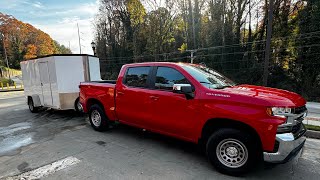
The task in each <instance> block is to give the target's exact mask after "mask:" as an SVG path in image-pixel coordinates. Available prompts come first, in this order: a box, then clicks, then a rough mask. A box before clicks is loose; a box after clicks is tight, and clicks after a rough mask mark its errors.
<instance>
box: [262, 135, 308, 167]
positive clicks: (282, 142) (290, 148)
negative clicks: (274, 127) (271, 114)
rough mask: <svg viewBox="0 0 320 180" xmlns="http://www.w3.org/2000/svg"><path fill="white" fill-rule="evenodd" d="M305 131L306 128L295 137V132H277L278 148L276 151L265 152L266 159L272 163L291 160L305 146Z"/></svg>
mask: <svg viewBox="0 0 320 180" xmlns="http://www.w3.org/2000/svg"><path fill="white" fill-rule="evenodd" d="M305 132H306V130H303V131H302V132H300V133H299V136H298V137H295V135H294V134H293V133H283V134H277V135H276V141H278V143H279V147H278V150H277V152H275V153H269V152H264V153H263V157H264V161H266V162H270V163H285V162H288V161H290V160H291V159H292V158H294V157H295V156H296V155H297V154H298V153H299V152H300V150H301V149H302V148H303V145H304V143H305V141H306V138H305V137H304V136H303V135H304V134H305Z"/></svg>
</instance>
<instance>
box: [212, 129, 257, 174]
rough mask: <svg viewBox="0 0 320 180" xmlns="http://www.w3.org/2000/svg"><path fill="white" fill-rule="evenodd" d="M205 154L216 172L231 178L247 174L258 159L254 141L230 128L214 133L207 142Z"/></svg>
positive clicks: (250, 137)
mask: <svg viewBox="0 0 320 180" xmlns="http://www.w3.org/2000/svg"><path fill="white" fill-rule="evenodd" d="M206 153H207V157H208V159H209V161H210V163H211V164H212V165H213V166H214V167H215V168H216V169H217V170H218V171H220V172H222V173H224V174H229V175H233V176H235V175H241V174H244V173H246V172H248V171H249V170H250V169H251V168H252V167H253V165H254V164H256V163H257V160H258V159H259V158H258V157H259V156H258V154H259V148H258V144H257V143H256V142H255V139H253V138H252V136H250V135H249V134H248V133H245V132H243V131H240V130H237V129H232V128H223V129H219V130H217V131H215V132H214V133H213V134H212V135H211V136H210V138H209V140H208V141H207V145H206Z"/></svg>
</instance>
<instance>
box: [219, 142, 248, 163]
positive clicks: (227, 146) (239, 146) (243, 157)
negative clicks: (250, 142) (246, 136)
mask: <svg viewBox="0 0 320 180" xmlns="http://www.w3.org/2000/svg"><path fill="white" fill-rule="evenodd" d="M216 155H217V157H218V159H219V161H220V162H221V163H222V164H223V165H225V166H227V167H229V168H239V167H241V166H243V165H244V164H245V163H246V162H247V161H248V150H247V147H246V146H245V145H244V144H243V143H242V142H240V141H238V140H236V139H225V140H223V141H221V142H220V143H219V144H218V146H217V148H216Z"/></svg>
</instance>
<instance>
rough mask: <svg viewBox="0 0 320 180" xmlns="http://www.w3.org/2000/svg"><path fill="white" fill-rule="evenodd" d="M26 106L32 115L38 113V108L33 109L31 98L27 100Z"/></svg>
mask: <svg viewBox="0 0 320 180" xmlns="http://www.w3.org/2000/svg"><path fill="white" fill-rule="evenodd" d="M28 106H29V110H30V111H31V112H32V113H37V112H38V111H39V108H38V107H34V103H33V100H32V98H31V97H29V98H28Z"/></svg>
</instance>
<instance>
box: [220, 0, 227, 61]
mask: <svg viewBox="0 0 320 180" xmlns="http://www.w3.org/2000/svg"><path fill="white" fill-rule="evenodd" d="M222 6H223V9H222V49H221V52H222V53H221V60H222V63H223V62H224V48H225V45H226V38H225V13H226V1H225V0H224V1H223V5H222Z"/></svg>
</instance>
